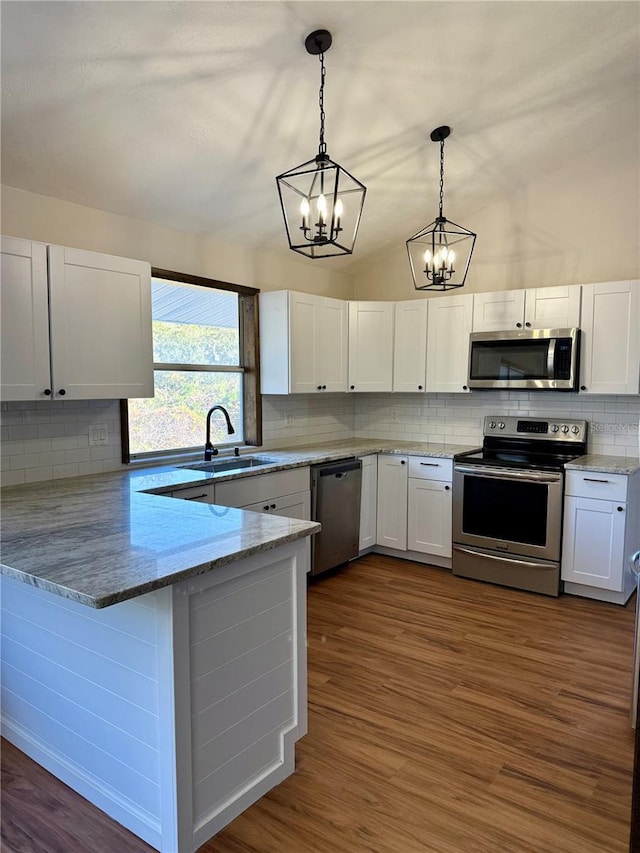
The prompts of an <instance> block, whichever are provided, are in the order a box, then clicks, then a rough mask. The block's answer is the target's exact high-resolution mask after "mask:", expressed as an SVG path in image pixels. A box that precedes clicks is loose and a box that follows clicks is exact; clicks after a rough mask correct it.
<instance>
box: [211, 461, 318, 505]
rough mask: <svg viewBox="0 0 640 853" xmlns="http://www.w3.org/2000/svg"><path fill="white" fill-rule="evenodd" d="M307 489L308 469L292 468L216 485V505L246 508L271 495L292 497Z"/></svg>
mask: <svg viewBox="0 0 640 853" xmlns="http://www.w3.org/2000/svg"><path fill="white" fill-rule="evenodd" d="M308 489H309V468H308V467H305V468H292V469H290V470H288V471H276V472H274V473H273V474H258V475H255V476H253V477H242V478H241V479H238V480H229V481H228V482H226V483H218V484H217V485H216V503H218V504H220V505H221V506H237V507H241V506H242V507H246V506H248V505H249V504H253V503H258V502H259V501H266V500H267V498H271V497H272V496H273V495H292V494H294V492H304V491H308Z"/></svg>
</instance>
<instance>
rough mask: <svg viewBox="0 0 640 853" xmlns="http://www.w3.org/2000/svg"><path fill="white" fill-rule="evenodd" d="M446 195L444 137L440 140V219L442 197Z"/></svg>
mask: <svg viewBox="0 0 640 853" xmlns="http://www.w3.org/2000/svg"><path fill="white" fill-rule="evenodd" d="M443 196H444V139H441V140H440V219H442V199H443Z"/></svg>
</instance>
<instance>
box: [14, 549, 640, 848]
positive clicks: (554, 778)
mask: <svg viewBox="0 0 640 853" xmlns="http://www.w3.org/2000/svg"><path fill="white" fill-rule="evenodd" d="M634 609H635V605H634V603H633V602H632V603H631V604H630V605H628V606H627V607H626V608H621V607H618V606H616V605H609V604H604V603H601V602H592V601H588V600H586V599H579V598H574V597H570V596H562V597H561V598H559V599H550V598H546V597H543V596H538V595H533V594H530V593H524V592H518V591H516V590H507V589H502V588H500V587H496V586H491V585H488V584H481V583H477V582H474V581H466V580H462V579H460V578H453V577H452V576H451V574H450V573H449V572H447V571H444V570H442V569H433V568H429V567H424V566H419V565H417V564H414V563H407V562H404V561H399V560H395V559H393V558H389V557H381V556H378V555H370V556H368V557H365V558H363V559H361V560H359V561H357V562H356V563H353V564H351V565H350V566H349V567H348V568H346V569H344V570H342V571H340V572H339V573H337V574H335V575H334V576H332V577H327V578H324V579H322V580H320V581H319V582H317V583H315V584H313V585H312V586H311V588H310V590H309V631H308V636H309V641H308V650H309V734H308V735H307V736H306V737H305V738H303V740H302V741H300V742H299V743H298V746H297V772H296V773H295V774H294V775H293V776H291V777H290V778H289V779H287V780H286V781H285V782H283V783H282V784H281V785H279V786H278V787H277V788H276V789H275V790H273V791H272V792H271V793H270V794H268V795H267V796H266V797H263V798H262V800H260V801H259V802H258V803H256V804H255V805H254V806H252V807H251V808H250V809H248V810H247V811H246V812H245V813H244V814H243V815H241V816H240V817H239V818H237V819H236V820H235V821H234V822H233V823H232V824H230V825H229V826H228V827H227V828H226V829H225V830H224V831H223V832H221V833H220V834H219V835H217V836H216V837H215V838H214V839H212V840H211V841H210V842H208V843H207V844H206V845H204V846H203V847H202V848H200V851H199V853H338V851H340V853H342V851H344V853H365V851H370V853H468V852H469V853H471V852H473V853H618V851H620V853H626V851H627V850H628V837H629V830H628V826H629V816H630V801H631V770H632V762H633V734H632V731H631V729H630V728H629V723H628V708H629V701H630V687H631V684H630V679H631V661H632V641H633V620H634ZM3 747H4V748H3V753H2V760H3V778H2V786H3V791H2V795H3V796H2V841H3V845H2V850H3V853H53V851H55V853H58V851H59V853H75V851H92V853H107V851H109V853H112V851H118V853H143V851H145V852H146V851H150V850H151V848H150V847H148V846H147V845H145V844H144V843H142V842H140V841H139V840H137V839H136V838H135V837H134V836H132V835H131V834H130V833H128V832H127V831H126V830H123V829H122V828H121V827H119V826H118V825H117V824H114V823H113V822H112V821H110V820H109V819H108V818H106V817H105V816H104V815H103V814H102V813H101V812H99V811H98V810H97V809H94V808H93V807H92V806H90V805H89V804H88V803H86V802H85V801H84V800H82V799H81V798H80V797H78V796H77V795H76V794H74V793H73V792H72V791H70V789H68V788H66V786H64V785H62V783H59V782H58V781H57V780H55V779H53V778H52V777H51V776H49V774H47V773H46V771H44V770H42V769H41V768H39V767H38V766H37V765H35V764H33V762H30V761H29V760H28V759H26V758H25V757H24V756H22V754H21V753H19V752H18V751H17V750H15V749H14V748H13V747H12V746H11V745H9V744H6V743H4V742H3Z"/></svg>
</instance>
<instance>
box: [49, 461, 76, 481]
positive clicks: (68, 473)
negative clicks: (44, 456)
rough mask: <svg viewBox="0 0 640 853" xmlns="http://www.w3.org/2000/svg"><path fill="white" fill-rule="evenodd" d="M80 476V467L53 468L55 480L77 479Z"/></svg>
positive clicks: (61, 466) (64, 466)
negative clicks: (64, 478)
mask: <svg viewBox="0 0 640 853" xmlns="http://www.w3.org/2000/svg"><path fill="white" fill-rule="evenodd" d="M77 476H78V466H77V464H75V465H54V466H53V479H54V480H59V479H62V478H63V477H77Z"/></svg>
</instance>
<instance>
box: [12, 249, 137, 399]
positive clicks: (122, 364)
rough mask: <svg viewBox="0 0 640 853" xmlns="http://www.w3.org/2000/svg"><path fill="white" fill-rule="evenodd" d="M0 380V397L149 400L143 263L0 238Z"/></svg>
mask: <svg viewBox="0 0 640 853" xmlns="http://www.w3.org/2000/svg"><path fill="white" fill-rule="evenodd" d="M47 257H48V265H47ZM47 267H48V268H47ZM2 382H3V389H2V392H3V399H5V400H39V399H47V398H50V399H51V398H53V399H67V400H69V399H71V400H92V399H118V398H126V397H152V396H153V345H152V331H151V268H150V266H149V264H148V263H144V262H142V261H135V260H129V259H126V258H117V257H113V256H111V255H102V254H97V253H95V252H85V251H82V250H79V249H67V248H63V247H62V246H44V244H42V243H30V242H28V241H26V240H15V239H12V238H3V239H2Z"/></svg>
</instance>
